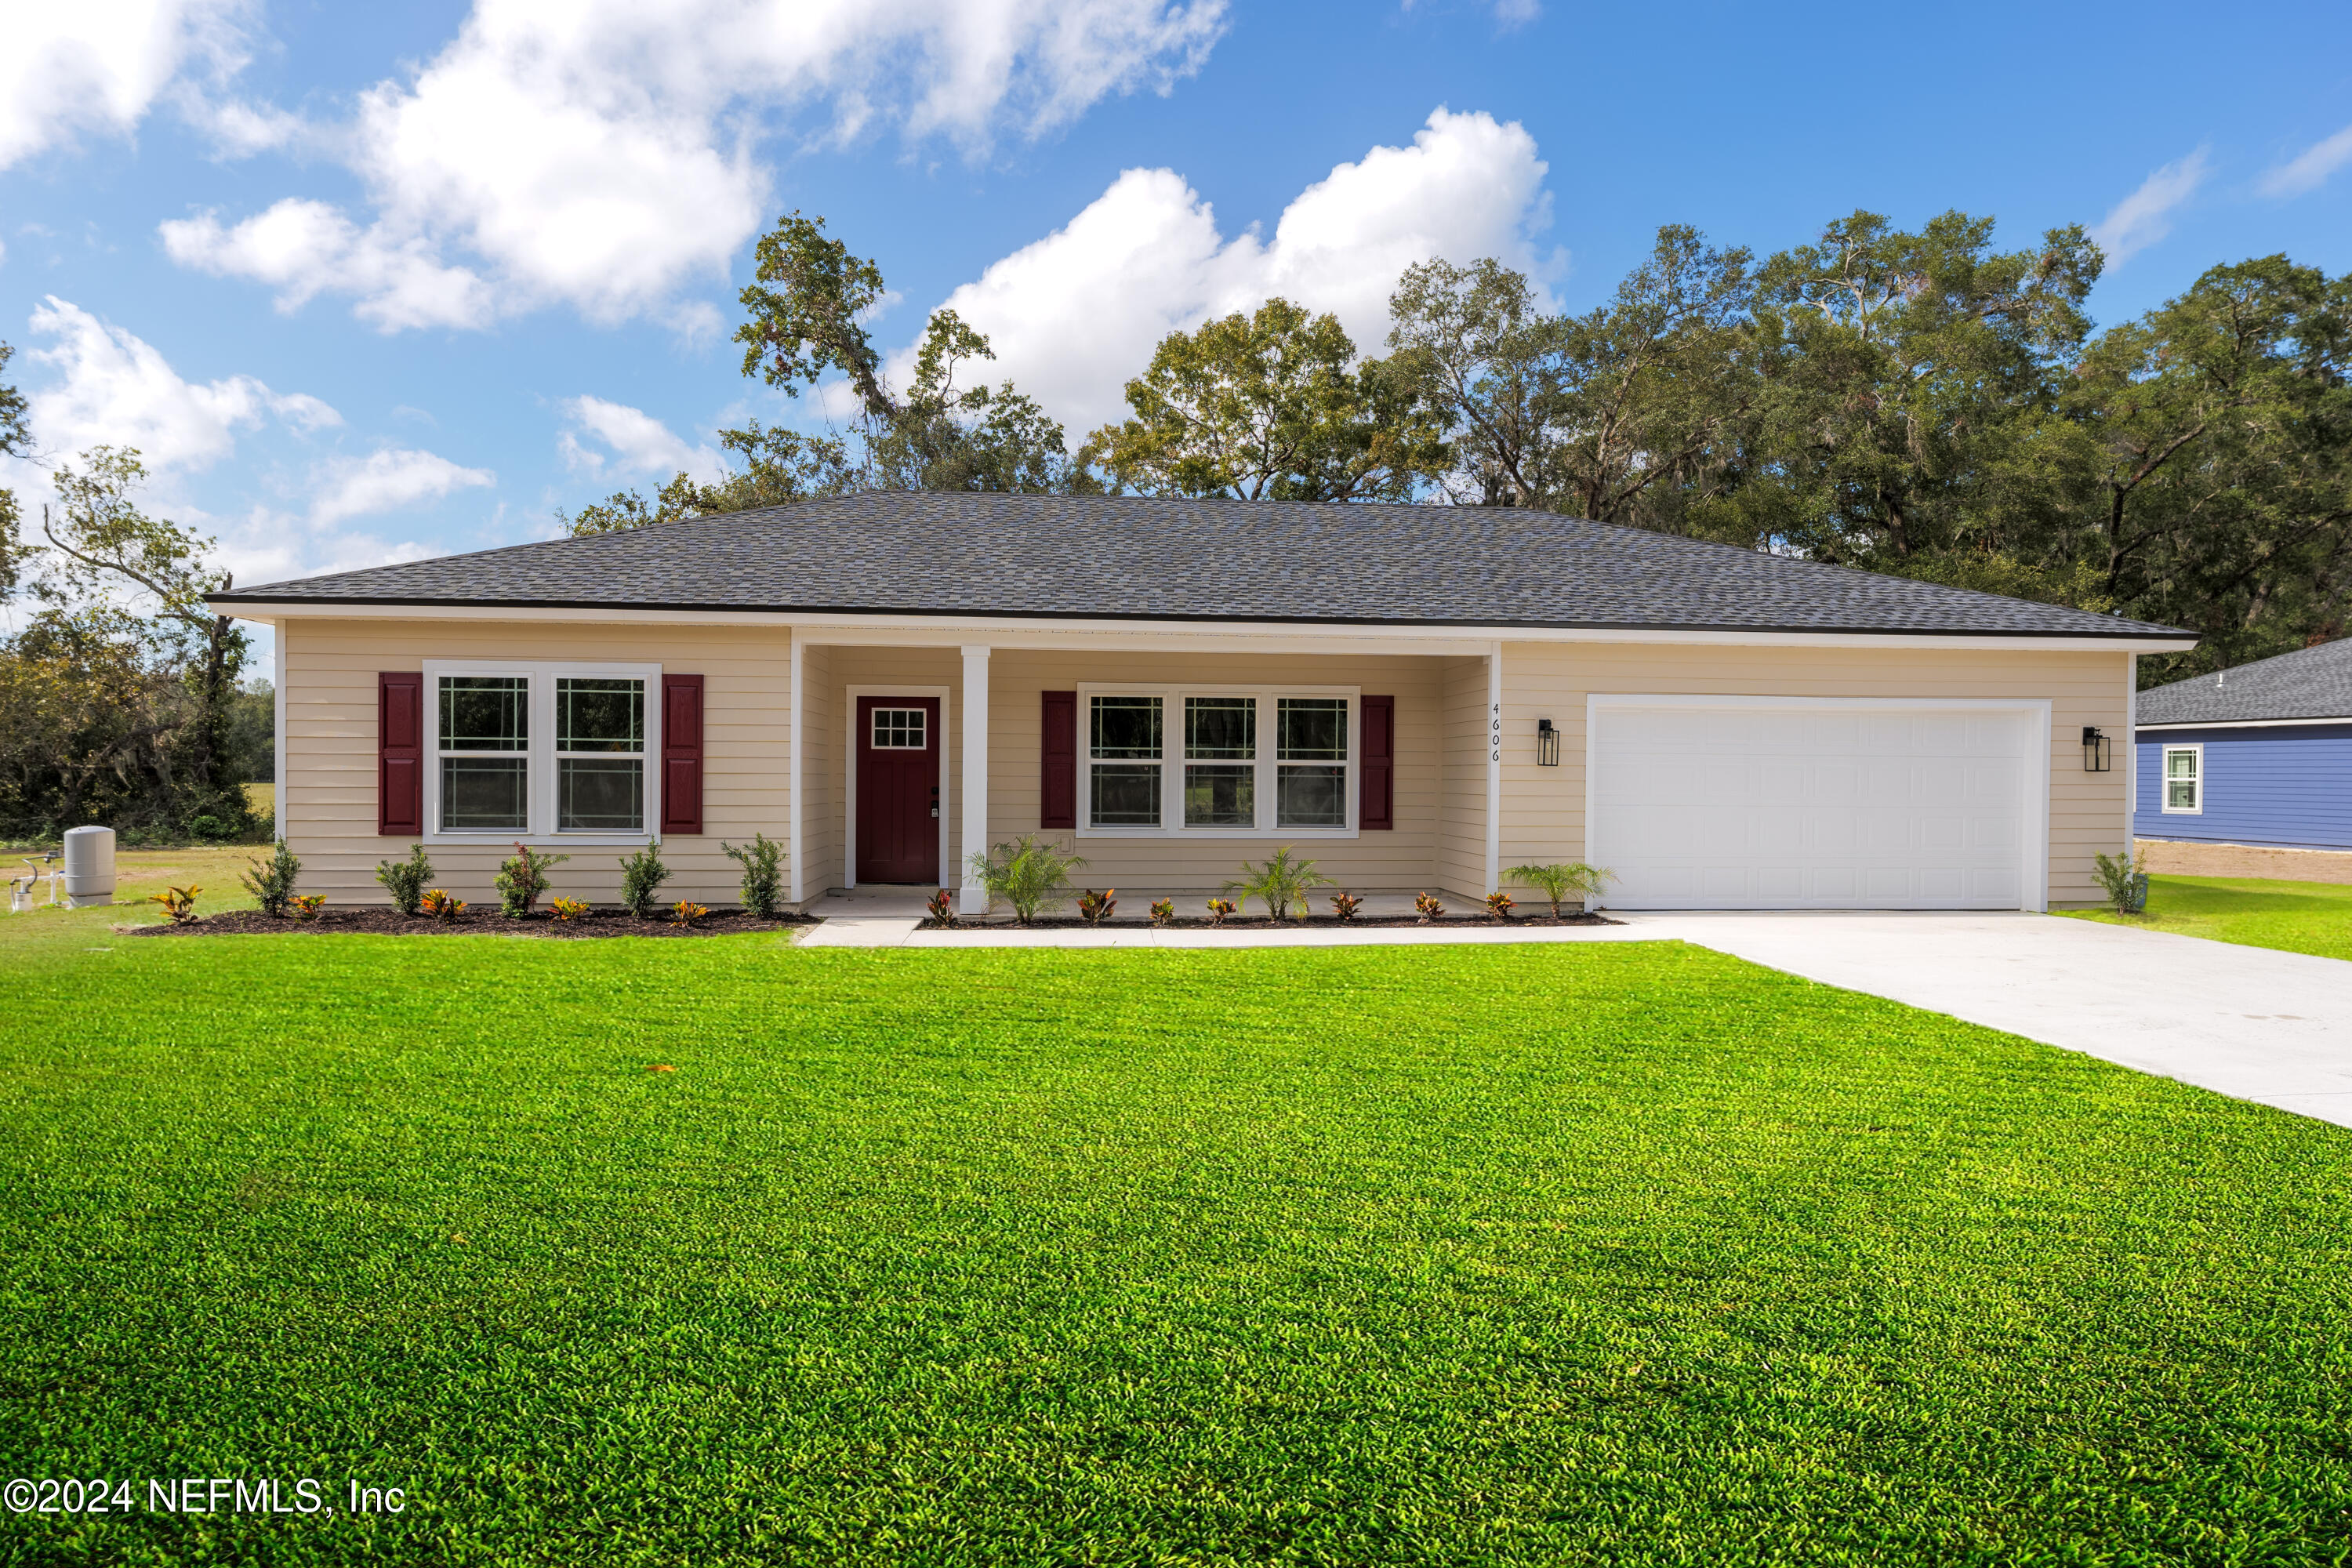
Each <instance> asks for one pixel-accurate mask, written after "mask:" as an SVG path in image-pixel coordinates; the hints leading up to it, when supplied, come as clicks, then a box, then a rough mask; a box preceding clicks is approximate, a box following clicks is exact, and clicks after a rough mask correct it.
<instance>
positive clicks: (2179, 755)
mask: <svg viewBox="0 0 2352 1568" xmlns="http://www.w3.org/2000/svg"><path fill="white" fill-rule="evenodd" d="M2164 809H2165V810H2167V811H2168V812H2186V813H2189V814H2192V815H2194V814H2196V813H2200V812H2202V811H2203V810H2204V809H2205V748H2204V747H2202V746H2167V747H2165V748H2164Z"/></svg>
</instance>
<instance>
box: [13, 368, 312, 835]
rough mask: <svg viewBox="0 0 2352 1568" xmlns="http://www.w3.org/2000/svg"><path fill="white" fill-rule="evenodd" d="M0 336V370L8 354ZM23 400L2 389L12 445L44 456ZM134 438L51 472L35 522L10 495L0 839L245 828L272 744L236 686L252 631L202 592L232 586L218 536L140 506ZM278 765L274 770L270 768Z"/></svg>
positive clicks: (256, 700) (263, 701)
mask: <svg viewBox="0 0 2352 1568" xmlns="http://www.w3.org/2000/svg"><path fill="white" fill-rule="evenodd" d="M10 352H11V351H10V350H9V349H8V347H7V345H5V344H0V372H5V369H6V365H7V361H8V358H9V354H10ZM25 412H26V410H25V401H24V398H23V397H22V396H21V395H19V394H18V393H17V392H16V389H15V388H14V387H12V386H9V385H7V384H5V383H4V382H0V450H5V452H7V453H8V454H9V455H10V456H13V457H18V458H31V457H32V456H33V452H32V449H31V442H30V439H29V437H28V434H27V432H26V426H25ZM145 477H146V471H145V469H144V468H142V465H141V463H140V460H139V454H138V453H137V452H136V451H134V450H131V448H129V447H96V448H93V449H92V450H90V451H89V452H88V453H85V454H83V455H81V456H80V457H79V458H74V459H71V460H69V461H66V462H62V463H59V464H58V465H57V466H56V468H54V469H53V470H52V471H51V474H50V482H51V485H52V487H53V489H55V490H56V492H57V500H56V501H55V502H53V503H51V504H48V505H45V506H43V507H42V509H41V514H40V516H39V518H38V519H37V520H35V519H32V518H28V517H27V516H26V515H25V508H24V507H23V505H22V504H21V503H20V502H19V500H18V499H17V497H16V495H15V494H14V493H13V492H10V491H7V490H0V594H5V596H6V597H7V599H8V600H9V601H10V602H11V605H12V608H13V610H14V611H15V614H14V615H13V616H12V617H11V619H12V622H13V625H14V628H15V629H14V630H13V631H11V632H10V633H9V634H8V635H7V636H6V637H5V638H4V639H0V834H5V836H7V837H12V838H48V837H55V836H56V835H57V834H58V832H59V831H61V830H62V829H64V828H66V827H69V826H76V825H78V824H80V823H85V822H97V823H105V824H107V825H109V826H114V827H117V828H119V829H122V830H125V831H127V832H129V833H131V834H132V835H134V836H145V837H156V838H180V837H195V838H219V839H236V838H244V837H251V836H252V835H254V834H255V833H257V832H258V831H259V830H260V829H261V827H262V826H264V825H263V824H261V823H259V822H257V821H256V820H255V819H254V818H253V816H252V814H251V812H250V810H249V808H248V806H247V802H246V797H245V792H244V790H243V789H242V788H241V787H240V786H241V785H242V784H243V783H244V782H245V781H246V780H247V778H250V777H254V776H257V774H256V772H255V769H256V762H257V757H260V756H266V755H267V753H268V751H269V749H270V734H271V731H270V728H269V723H268V708H267V704H268V696H267V694H266V692H258V691H248V690H245V689H241V688H240V686H239V683H238V682H239V677H240V676H241V675H242V673H243V669H244V663H245V658H246V652H247V639H246V636H245V633H244V632H243V630H242V629H241V628H239V627H238V626H237V625H236V623H235V622H234V621H232V620H230V619H229V618H228V617H227V616H218V615H215V614H214V613H213V612H212V609H211V608H210V606H208V605H205V602H204V595H205V594H206V593H208V592H210V591H212V590H213V589H215V588H219V587H225V586H226V585H227V583H228V578H227V576H226V574H222V573H218V572H215V570H213V569H212V568H211V567H210V566H209V565H208V564H207V563H208V561H209V560H210V558H211V555H212V552H213V549H214V542H213V541H211V540H209V539H206V538H203V537H201V536H199V535H197V534H195V533H193V532H191V531H188V530H186V529H184V528H182V527H181V526H180V525H178V524H177V523H174V522H172V521H169V520H168V519H163V518H155V517H150V516H149V515H147V513H146V512H145V511H143V510H141V508H140V506H139V504H138V502H137V500H136V499H135V492H136V491H137V489H139V487H140V484H141V483H142V480H143V479H145ZM262 776H266V775H262Z"/></svg>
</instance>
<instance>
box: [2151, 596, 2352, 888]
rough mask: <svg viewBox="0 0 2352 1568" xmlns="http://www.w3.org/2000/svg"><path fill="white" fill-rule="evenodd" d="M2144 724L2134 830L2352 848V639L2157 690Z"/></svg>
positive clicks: (2182, 837)
mask: <svg viewBox="0 0 2352 1568" xmlns="http://www.w3.org/2000/svg"><path fill="white" fill-rule="evenodd" d="M2137 728H2138V733H2137V743H2138V747H2139V752H2138V764H2139V766H2138V772H2139V778H2138V786H2139V791H2138V799H2137V802H2136V803H2135V805H2134V810H2133V813H2132V832H2133V836H2134V837H2138V838H2148V839H2168V840H2173V841H2176V842H2180V843H2189V844H2243V845H2249V846H2259V847H2276V848H2293V849H2333V850H2352V638H2346V639H2344V640H2341V641H2338V642H2332V643H2323V644H2321V645H2320V646H2319V647H2310V648H2305V649H2304V650H2303V651H2302V652H2301V653H2286V654H2281V655H2279V656H2278V657H2277V658H2266V659H2263V660H2262V661H2261V662H2260V663H2257V664H2245V665H2240V666H2239V667H2238V668H2235V669H2225V670H2223V671H2221V673H2220V674H2219V675H2200V676H2196V677H2193V678H2192V679H2188V680H2177V681H2174V682H2173V683H2172V684H2171V685H2169V686H2158V687H2154V688H2151V689H2148V690H2147V691H2143V692H2141V693H2140V694H2139V706H2138V710H2137ZM2183 869H2185V867H2183Z"/></svg>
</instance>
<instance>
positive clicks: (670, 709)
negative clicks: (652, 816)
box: [661, 674, 702, 838]
mask: <svg viewBox="0 0 2352 1568" xmlns="http://www.w3.org/2000/svg"><path fill="white" fill-rule="evenodd" d="M661 712H662V775H661V792H662V798H661V830H662V837H665V838H667V837H669V836H670V835H671V834H673V833H699V832H701V831H702V677H700V676H698V675H667V674H665V675H664V676H663V677H662V710H661Z"/></svg>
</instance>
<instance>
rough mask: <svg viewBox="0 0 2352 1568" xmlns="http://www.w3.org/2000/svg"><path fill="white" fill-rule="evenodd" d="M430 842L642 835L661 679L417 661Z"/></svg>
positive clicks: (621, 672) (564, 668) (634, 670)
mask: <svg viewBox="0 0 2352 1568" xmlns="http://www.w3.org/2000/svg"><path fill="white" fill-rule="evenodd" d="M425 680H426V684H427V686H428V687H429V688H430V691H429V694H428V702H429V704H430V711H431V712H432V714H433V716H434V750H435V755H434V759H433V765H432V766H431V767H430V768H429V769H428V770H427V771H426V778H427V786H426V787H427V791H428V795H429V798H428V799H427V801H426V803H425V805H426V814H427V815H426V823H427V830H428V832H429V833H430V834H431V835H432V836H434V837H448V838H462V837H469V836H472V835H477V834H478V835H481V836H483V837H501V838H528V837H546V838H555V837H569V836H573V835H577V836H579V837H583V838H587V839H594V838H598V837H603V838H607V839H622V840H631V839H637V838H642V837H646V836H647V832H648V826H649V824H650V823H651V822H652V820H653V817H654V814H655V812H656V796H657V795H658V777H657V774H656V771H655V770H654V769H653V768H651V767H650V766H649V765H648V763H649V759H650V758H651V757H652V756H653V755H654V754H655V743H656V739H657V737H656V735H655V733H654V730H655V722H654V721H655V720H656V718H657V715H658V708H659V704H658V703H655V702H651V701H649V700H648V694H649V693H655V692H657V691H658V690H659V688H660V684H661V672H660V670H659V669H658V668H650V667H644V666H636V667H627V666H624V667H613V666H592V665H562V664H546V665H489V666H482V665H476V666H467V665H465V664H460V663H457V662H455V661H449V662H442V661H435V660H428V661H427V662H426V664H425Z"/></svg>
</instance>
